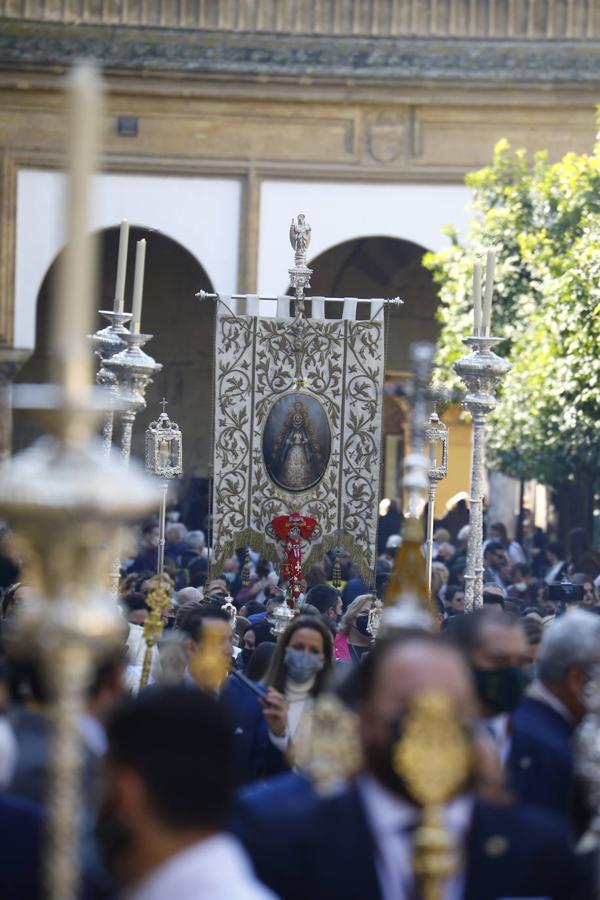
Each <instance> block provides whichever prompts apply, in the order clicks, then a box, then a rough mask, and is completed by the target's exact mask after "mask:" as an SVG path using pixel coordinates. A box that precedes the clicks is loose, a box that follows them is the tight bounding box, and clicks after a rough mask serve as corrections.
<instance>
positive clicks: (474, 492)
mask: <svg viewBox="0 0 600 900" xmlns="http://www.w3.org/2000/svg"><path fill="white" fill-rule="evenodd" d="M499 340H500V338H495V337H477V336H475V335H473V336H472V337H468V338H464V340H463V343H464V344H466V345H467V347H469V348H470V349H471V352H470V353H468V354H467V355H466V356H463V357H462V359H459V360H458V361H457V362H455V363H454V370H455V372H456V373H457V375H459V376H460V378H461V379H462V380H463V381H464V383H465V386H466V388H467V394H466V397H465V399H464V401H463V406H464V407H465V409H467V410H468V411H469V412H470V413H471V416H472V418H473V455H472V461H471V496H470V506H471V512H470V519H469V543H468V545H467V565H466V568H465V610H467V611H470V610H473V609H474V608H475V607H478V606H481V605H482V604H483V485H484V478H485V423H486V419H487V416H488V415H489V414H490V413H491V412H492V410H493V409H495V407H496V389H497V387H498V384H499V382H500V379H501V378H503V377H504V375H506V373H507V372H508V371H509V369H510V368H511V365H510V363H509V362H508V361H507V360H505V359H502V357H500V356H497V355H496V354H495V353H494V352H493V351H492V349H491V348H492V347H493V346H494V344H497V343H498V342H499Z"/></svg>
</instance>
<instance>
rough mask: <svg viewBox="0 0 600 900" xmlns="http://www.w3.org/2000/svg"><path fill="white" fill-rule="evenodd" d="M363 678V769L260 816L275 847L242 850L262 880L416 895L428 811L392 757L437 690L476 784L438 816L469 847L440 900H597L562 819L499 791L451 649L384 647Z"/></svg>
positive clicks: (465, 677) (294, 890)
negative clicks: (465, 738) (417, 846)
mask: <svg viewBox="0 0 600 900" xmlns="http://www.w3.org/2000/svg"><path fill="white" fill-rule="evenodd" d="M358 677H359V701H358V714H359V725H360V740H361V744H362V749H363V756H364V765H363V768H362V770H361V772H360V773H359V775H358V778H357V780H356V783H354V784H352V785H351V786H349V787H348V788H347V789H346V790H344V791H343V792H341V793H339V794H337V795H336V796H333V797H330V798H327V799H324V800H320V801H316V802H314V803H313V804H311V805H309V806H308V808H306V809H305V810H300V811H298V812H297V813H295V815H294V816H292V815H289V814H288V813H287V811H286V810H285V809H281V807H280V808H279V809H278V810H274V811H273V814H272V815H271V817H270V820H269V819H267V818H264V819H263V821H262V823H261V828H263V829H264V833H265V834H268V836H269V839H268V840H262V839H257V836H256V835H253V836H251V837H250V838H249V840H248V842H247V846H248V848H249V850H250V853H251V856H252V859H253V862H254V864H255V868H256V871H257V874H258V875H259V877H260V878H261V880H263V882H264V883H265V884H267V885H268V886H269V887H270V888H271V889H272V890H274V891H275V892H276V893H277V894H279V895H280V896H281V897H282V898H284V900H306V898H307V897H310V900H331V898H344V900H412V898H415V897H417V896H421V895H420V894H419V893H418V885H417V884H416V883H415V879H414V876H413V843H414V833H415V828H416V827H418V826H419V825H420V824H421V821H422V811H421V810H420V808H419V807H418V806H417V805H416V804H415V803H414V802H413V801H412V799H411V798H410V795H409V793H408V791H407V789H406V786H405V784H404V782H403V781H402V779H401V778H400V777H399V775H398V774H397V773H396V769H395V764H394V754H395V749H396V747H397V743H398V740H399V739H401V736H402V723H403V718H404V715H405V714H406V713H407V711H408V710H409V709H410V708H411V706H412V704H413V701H414V699H415V698H416V697H418V696H419V695H420V694H421V693H422V692H424V691H436V692H439V693H441V694H443V695H444V696H445V697H446V698H447V699H448V701H449V702H451V703H452V705H453V707H454V708H455V711H456V716H457V719H458V721H461V722H462V723H464V726H465V729H466V730H467V733H468V734H470V735H471V741H472V748H473V754H474V760H473V765H472V771H471V776H470V779H469V780H468V781H466V782H465V784H463V785H462V786H461V787H460V788H459V790H458V793H457V794H456V796H455V797H454V798H451V799H450V801H449V802H448V804H447V805H446V806H445V807H444V810H443V818H444V821H445V824H446V827H447V829H448V831H449V833H450V835H451V836H452V837H453V839H454V841H455V843H456V845H457V847H458V849H459V850H460V851H462V852H461V854H460V855H461V859H462V865H461V866H460V867H459V869H458V871H457V872H456V873H455V874H454V875H452V876H451V877H450V878H449V879H448V881H447V883H446V885H445V890H444V893H443V900H498V898H525V897H537V898H539V900H541V898H547V900H549V898H552V900H575V898H577V900H584V898H591V896H592V893H591V886H590V885H589V884H588V883H587V876H586V875H585V874H584V873H582V872H581V871H580V870H579V866H578V864H577V862H576V860H575V857H574V855H573V853H572V851H571V850H570V849H569V846H568V842H567V835H566V829H565V828H564V827H563V825H562V823H561V822H560V820H557V819H556V818H555V817H553V816H552V815H550V814H548V813H546V812H542V811H539V810H526V809H525V808H523V807H516V806H513V805H512V804H511V802H510V800H509V799H508V798H507V797H506V796H505V795H504V793H503V791H502V789H501V787H500V785H499V784H498V781H497V779H496V776H495V775H494V773H493V771H492V770H493V765H492V766H490V761H489V756H488V757H487V758H486V751H485V749H484V746H483V745H482V744H480V743H479V741H478V739H477V737H475V736H474V733H473V730H472V729H471V727H470V725H469V723H470V722H471V720H472V718H473V716H474V713H475V709H476V700H475V697H474V695H473V691H472V685H471V679H470V675H469V672H468V669H467V667H466V666H465V664H464V661H463V660H462V659H461V657H460V655H459V654H458V653H457V652H456V651H455V650H454V649H453V648H452V647H449V646H446V645H444V644H442V643H441V642H440V641H439V639H437V638H435V637H433V636H431V635H428V634H422V635H418V636H405V637H397V638H393V639H388V640H385V639H382V640H380V641H378V643H377V645H376V647H375V649H374V651H373V652H372V654H371V655H370V656H369V657H368V659H367V660H366V662H365V664H364V665H363V666H361V668H360V670H359V675H358ZM440 764H441V765H443V764H444V762H443V759H442V760H441V761H440ZM484 792H485V793H484ZM484 795H485V799H484ZM492 795H493V796H494V799H493V800H492V799H491V798H492ZM258 837H259V838H261V835H259V836H258ZM541 860H543V865H540V861H541Z"/></svg>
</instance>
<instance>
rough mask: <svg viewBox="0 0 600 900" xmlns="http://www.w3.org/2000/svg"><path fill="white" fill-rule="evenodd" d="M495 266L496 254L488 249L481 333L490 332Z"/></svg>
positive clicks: (487, 333) (486, 333)
mask: <svg viewBox="0 0 600 900" xmlns="http://www.w3.org/2000/svg"><path fill="white" fill-rule="evenodd" d="M495 268H496V254H495V253H494V251H493V250H488V252H487V256H486V264H485V294H484V297H483V333H484V334H485V335H489V334H490V327H491V323H492V296H493V293H494V270H495Z"/></svg>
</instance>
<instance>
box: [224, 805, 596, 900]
mask: <svg viewBox="0 0 600 900" xmlns="http://www.w3.org/2000/svg"><path fill="white" fill-rule="evenodd" d="M272 802H273V806H272V807H271V808H270V809H266V808H265V807H264V805H263V807H262V808H261V809H260V810H257V814H256V816H255V817H254V820H253V823H252V828H251V829H248V827H247V825H248V822H246V828H245V829H244V832H245V833H244V834H240V837H241V838H242V839H243V840H244V838H245V843H246V847H247V849H248V851H249V853H250V855H251V857H252V859H253V862H254V865H255V868H256V871H257V874H258V876H259V878H260V879H261V880H262V881H263V882H264V883H265V884H267V885H268V886H269V887H270V888H271V889H272V890H274V891H275V893H277V894H279V896H280V897H281V898H282V900H307V898H309V897H310V900H337V898H339V900H382V895H381V891H380V887H379V882H378V879H377V872H376V868H375V858H376V852H377V848H376V846H375V843H374V839H373V836H372V834H371V831H370V829H369V826H368V823H367V819H366V815H365V811H364V809H363V805H362V801H361V798H360V794H359V792H358V790H357V789H356V788H350V789H349V790H347V791H346V792H344V793H343V794H340V795H338V796H336V797H333V798H329V799H327V800H315V801H314V803H313V804H307V805H306V807H305V809H304V810H303V811H302V812H299V811H298V808H297V807H292V809H290V810H289V811H287V810H286V807H285V798H284V797H283V796H282V797H280V798H279V799H276V798H275V797H273V798H272ZM250 832H251V837H250V838H249V837H248V835H249V833H250ZM466 850H467V868H466V884H465V892H464V895H463V900H498V898H512V897H515V898H517V897H518V898H524V897H536V898H546V897H547V898H552V900H592V897H593V892H592V887H591V884H590V880H591V879H590V878H589V877H588V874H587V872H586V871H584V867H583V866H582V865H580V863H579V862H578V860H577V859H576V857H575V856H574V854H573V853H572V851H571V849H570V846H569V841H568V835H567V831H566V828H565V826H564V824H563V823H562V822H561V821H560V820H559V819H556V818H555V817H554V816H552V815H551V814H548V813H547V812H545V811H542V810H536V809H533V808H531V809H526V808H523V807H515V806H506V807H503V806H495V805H491V804H487V803H483V802H480V801H478V802H477V803H476V804H475V809H474V815H473V820H472V826H471V830H470V833H469V837H468V840H467V847H466Z"/></svg>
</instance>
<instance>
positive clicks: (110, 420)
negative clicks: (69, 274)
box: [90, 309, 131, 456]
mask: <svg viewBox="0 0 600 900" xmlns="http://www.w3.org/2000/svg"><path fill="white" fill-rule="evenodd" d="M99 312H100V315H101V316H104V318H105V319H108V322H109V323H110V324H109V325H107V326H106V327H105V328H99V329H98V331H96V333H95V334H92V335H90V341H91V344H92V347H93V348H94V353H95V355H96V356H97V357H98V360H99V361H100V368H99V369H98V372H97V373H96V384H100V385H103V386H105V387H107V388H109V389H110V391H111V393H112V394H113V395H114V396H115V398H116V395H117V377H116V375H115V373H114V372H111V371H110V369H107V368H106V366H105V362H106V361H107V360H108V359H110V358H111V357H112V356H115V354H116V353H120V352H121V350H125V349H126V347H127V342H126V340H125V335H127V334H128V333H129V332H128V331H127V329H126V328H125V323H126V322H128V321H129V320H130V319H131V313H126V312H119V311H117V310H108V309H101V310H99ZM113 425H114V410H113V409H109V410H107V412H106V416H105V419H104V423H103V426H102V446H103V447H104V452H105V454H106V455H107V456H109V454H110V451H111V447H112V438H113Z"/></svg>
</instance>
